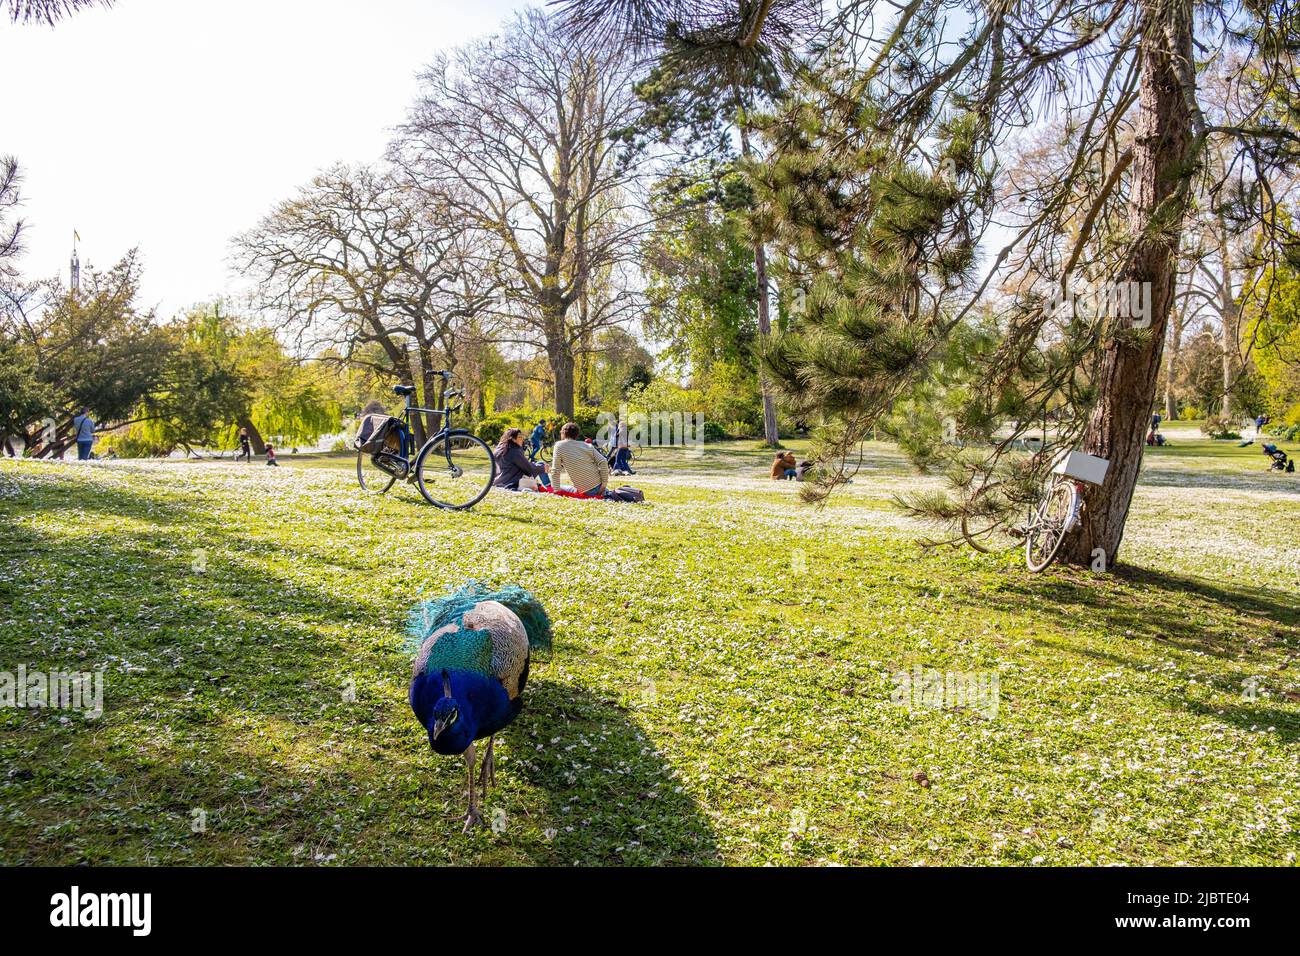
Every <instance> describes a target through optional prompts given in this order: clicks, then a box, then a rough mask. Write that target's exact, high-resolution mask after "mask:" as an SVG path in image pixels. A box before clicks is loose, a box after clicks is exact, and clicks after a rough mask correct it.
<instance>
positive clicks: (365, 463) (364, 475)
mask: <svg viewBox="0 0 1300 956" xmlns="http://www.w3.org/2000/svg"><path fill="white" fill-rule="evenodd" d="M396 481H397V478H396V477H394V476H393V475H390V474H389V473H388V472H386V471H384V469H382V468H380V467H379V466H378V465H376V464H375V457H374V455H368V454H366V453H365V452H364V451H358V452H357V484H359V485H360V486H361V490H362V491H372V492H374V493H375V494H378V495H382V494H383V493H384V492H386V491H387V490H388V489H389V488H391V487H393V484H394V482H396Z"/></svg>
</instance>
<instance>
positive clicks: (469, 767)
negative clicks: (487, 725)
mask: <svg viewBox="0 0 1300 956" xmlns="http://www.w3.org/2000/svg"><path fill="white" fill-rule="evenodd" d="M465 782H466V784H467V785H468V789H469V813H467V814H465V831H464V832H465V833H469V831H470V830H472V829H474V826H475V824H479V823H482V822H483V817H482V815H481V814H480V813H479V812H478V794H477V793H476V792H475V790H474V745H473V744H470V745H469V747H468V748H466V750H465Z"/></svg>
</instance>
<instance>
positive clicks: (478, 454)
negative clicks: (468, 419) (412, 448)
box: [415, 435, 497, 511]
mask: <svg viewBox="0 0 1300 956" xmlns="http://www.w3.org/2000/svg"><path fill="white" fill-rule="evenodd" d="M496 476H497V463H496V459H495V458H493V457H492V449H490V448H488V446H487V445H486V444H484V443H483V441H482V440H481V439H478V438H475V437H474V436H473V435H451V436H445V435H442V436H439V437H437V438H434V439H432V440H431V441H429V442H428V443H426V444H425V446H424V447H423V448H421V449H420V454H419V456H418V457H417V458H416V459H415V486H416V487H417V488H419V489H420V494H422V495H424V500H425V501H427V502H429V504H431V505H437V506H438V507H439V508H451V509H453V510H456V511H459V510H461V509H464V508H472V507H473V506H474V505H476V504H478V503H479V502H480V501H482V500H483V496H484V495H486V494H487V493H488V489H489V488H491V487H492V481H493V479H494V478H496Z"/></svg>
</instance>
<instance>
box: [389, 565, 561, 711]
mask: <svg viewBox="0 0 1300 956" xmlns="http://www.w3.org/2000/svg"><path fill="white" fill-rule="evenodd" d="M406 645H407V649H408V650H409V651H411V652H412V653H413V654H414V655H415V664H414V673H416V674H419V673H425V674H432V673H437V672H438V671H440V670H444V669H445V670H449V671H450V670H467V671H473V672H475V673H479V674H484V675H487V676H490V677H495V678H497V679H498V680H500V681H501V682H502V683H503V684H504V685H505V686H506V689H507V690H508V691H510V692H511V696H512V697H513V696H515V694H517V693H518V692H519V690H520V689H521V675H522V674H523V672H524V667H525V664H526V661H527V657H528V654H529V652H530V651H532V650H546V651H549V650H550V649H551V621H550V618H549V617H548V616H547V614H546V611H545V609H544V608H543V607H542V605H541V602H539V601H538V600H537V599H536V598H535V597H533V595H532V594H530V593H529V592H528V591H527V590H525V589H524V588H521V587H519V586H517V585H507V586H506V587H504V588H501V589H500V590H497V591H493V590H490V589H488V588H486V587H484V586H483V585H481V584H479V583H478V582H476V581H470V582H468V583H467V584H465V585H463V586H462V587H460V588H458V589H457V590H455V591H453V592H451V593H449V594H446V595H444V596H443V597H440V598H432V599H429V600H426V601H421V602H420V603H419V604H417V605H416V606H415V607H414V608H413V609H412V611H411V614H410V617H409V620H408V624H407V639H406Z"/></svg>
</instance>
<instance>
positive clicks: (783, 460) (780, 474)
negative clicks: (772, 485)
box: [772, 451, 799, 481]
mask: <svg viewBox="0 0 1300 956" xmlns="http://www.w3.org/2000/svg"><path fill="white" fill-rule="evenodd" d="M798 474H799V472H798V469H797V467H796V464H795V460H794V452H792V451H787V452H785V453H784V454H782V453H781V452H777V453H776V460H775V461H773V462H772V480H773V481H781V480H782V479H787V478H788V479H790V480H794V479H795V478H796V477H798Z"/></svg>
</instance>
